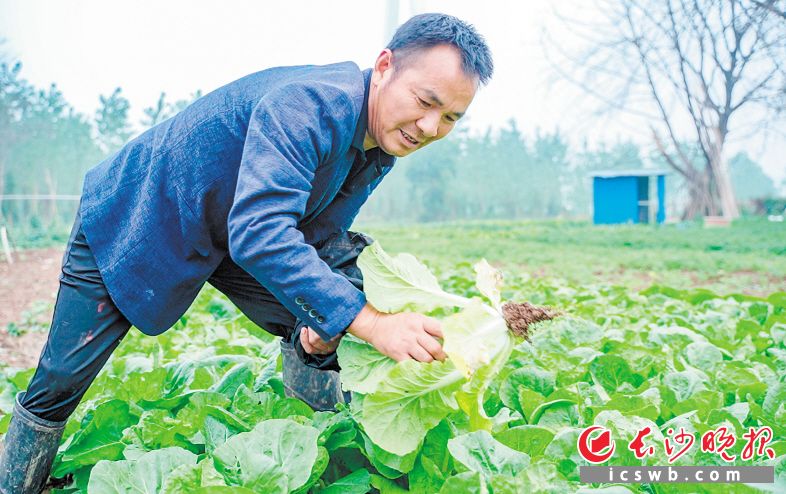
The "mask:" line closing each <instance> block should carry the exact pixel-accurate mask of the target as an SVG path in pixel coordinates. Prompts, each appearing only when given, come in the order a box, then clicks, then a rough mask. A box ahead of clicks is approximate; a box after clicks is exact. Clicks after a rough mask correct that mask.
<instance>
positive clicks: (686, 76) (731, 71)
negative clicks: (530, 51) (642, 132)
mask: <svg viewBox="0 0 786 494" xmlns="http://www.w3.org/2000/svg"><path fill="white" fill-rule="evenodd" d="M784 6H786V1H783V0H767V1H765V2H751V1H749V0H641V1H630V0H605V1H603V0H602V1H598V2H596V4H595V9H596V11H598V10H599V12H600V13H599V14H596V17H597V18H602V19H604V22H603V23H602V24H598V23H589V24H588V23H582V22H579V21H568V22H569V23H571V24H572V26H573V27H574V28H575V29H576V30H577V31H580V32H581V33H582V36H584V37H586V38H587V39H588V40H589V41H590V45H591V48H590V49H589V50H587V51H584V52H583V53H581V54H580V55H579V56H577V57H576V56H572V55H570V54H565V53H563V55H566V56H567V57H568V58H570V59H571V60H572V61H573V62H574V63H575V64H574V65H573V66H572V68H575V69H576V70H577V71H578V72H579V73H580V75H579V76H578V77H574V78H572V80H573V81H575V82H578V83H579V84H580V85H581V87H583V88H584V89H586V90H587V91H588V92H590V93H591V94H593V95H594V96H597V97H598V98H600V99H601V101H603V102H604V104H607V105H608V108H610V109H612V110H619V109H623V110H626V111H628V112H630V113H631V114H637V115H639V116H642V117H644V118H645V119H646V121H647V122H648V126H649V127H650V131H651V134H652V137H653V141H654V143H655V145H656V146H657V149H658V151H659V153H660V154H661V155H662V156H663V158H664V160H665V162H666V163H667V164H668V165H669V166H670V167H671V168H673V169H674V170H675V171H676V172H677V173H678V174H679V175H680V176H682V177H683V178H684V179H685V182H686V184H687V185H688V187H689V189H690V201H689V203H688V205H687V208H686V210H685V212H684V216H685V217H693V216H695V215H700V214H719V213H721V214H723V215H724V216H727V217H735V216H738V214H739V211H738V208H737V204H736V201H735V199H734V190H733V187H732V183H731V180H730V176H729V173H728V167H727V164H726V162H725V160H724V150H725V146H726V143H727V142H728V138H729V135H730V133H731V132H732V130H734V132H736V133H741V131H742V130H745V129H743V125H742V124H743V122H753V124H752V127H751V128H749V129H747V130H749V131H750V130H754V129H762V128H764V127H766V124H767V122H768V119H770V118H774V117H777V116H778V114H779V112H780V111H781V110H782V108H781V106H780V105H781V104H782V102H783V94H784V88H785V87H786V66H784V63H783V60H786V22H784V19H783V17H782V16H781V15H779V12H781V13H782V12H783V11H784V10H786V9H785V8H784ZM565 75H566V76H568V77H570V76H569V75H568V74H567V73H566V74H565ZM735 124H736V127H735ZM685 140H689V141H693V142H695V143H696V145H697V146H698V149H700V151H701V154H702V166H701V167H699V168H695V167H693V166H692V161H691V157H690V156H687V155H685V154H684V153H683V152H682V147H681V143H682V142H684V141H685Z"/></svg>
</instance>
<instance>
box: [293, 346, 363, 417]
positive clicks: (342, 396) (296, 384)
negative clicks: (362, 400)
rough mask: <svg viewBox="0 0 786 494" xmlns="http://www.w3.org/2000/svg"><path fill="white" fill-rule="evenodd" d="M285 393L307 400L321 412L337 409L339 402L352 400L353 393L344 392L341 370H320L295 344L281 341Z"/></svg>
mask: <svg viewBox="0 0 786 494" xmlns="http://www.w3.org/2000/svg"><path fill="white" fill-rule="evenodd" d="M281 360H282V367H283V373H284V392H285V393H286V395H287V396H289V397H292V398H298V399H300V400H303V401H304V402H306V403H307V404H308V405H309V406H310V407H311V408H313V409H314V410H317V411H334V410H335V409H336V404H337V403H347V402H349V396H348V395H349V393H343V392H342V391H341V379H340V377H339V374H338V372H336V371H333V370H320V369H315V368H313V367H309V366H307V365H306V364H304V363H303V362H302V361H301V360H300V359H299V358H298V356H297V354H296V353H295V348H294V347H293V346H292V344H291V343H287V342H286V341H284V340H282V341H281Z"/></svg>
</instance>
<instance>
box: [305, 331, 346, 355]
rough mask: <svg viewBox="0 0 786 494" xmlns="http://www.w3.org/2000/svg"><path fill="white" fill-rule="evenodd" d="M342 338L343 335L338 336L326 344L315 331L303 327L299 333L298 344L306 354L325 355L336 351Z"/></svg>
mask: <svg viewBox="0 0 786 494" xmlns="http://www.w3.org/2000/svg"><path fill="white" fill-rule="evenodd" d="M342 336H344V334H343V333H341V334H338V335H336V336H335V337H334V338H333V339H332V340H330V341H327V342H326V341H325V340H323V339H322V338H321V337H320V336H319V335H318V334H317V332H316V331H314V330H312V329H311V328H309V327H305V328H303V330H302V331H300V343H301V344H302V345H303V350H305V351H306V353H309V354H311V355H327V354H328V353H333V352H335V351H336V348H338V344H339V343H340V342H341V337H342Z"/></svg>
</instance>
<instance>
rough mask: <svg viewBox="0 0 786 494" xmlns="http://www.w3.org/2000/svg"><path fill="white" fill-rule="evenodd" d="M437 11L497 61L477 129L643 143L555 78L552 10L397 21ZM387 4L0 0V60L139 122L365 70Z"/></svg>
mask: <svg viewBox="0 0 786 494" xmlns="http://www.w3.org/2000/svg"><path fill="white" fill-rule="evenodd" d="M429 11H441V12H446V13H450V14H453V15H456V16H458V17H460V18H462V19H464V20H466V21H469V22H471V23H472V24H474V25H475V26H476V28H477V29H478V31H480V32H481V33H482V34H483V35H484V36H485V37H486V38H487V41H488V43H489V46H490V48H491V50H492V53H493V55H494V61H495V66H496V70H495V74H494V78H493V79H492V82H491V83H490V84H489V85H488V86H487V87H486V88H483V89H482V90H481V91H480V92H479V93H478V95H477V96H476V98H475V101H474V102H473V104H472V106H471V107H470V110H469V113H468V115H467V117H465V118H467V120H468V122H467V123H464V124H463V125H468V126H470V127H471V128H472V129H478V130H480V129H485V128H486V127H488V126H495V127H498V126H500V125H503V124H504V123H505V122H506V121H507V120H509V119H510V118H515V119H516V121H517V124H518V126H519V128H521V129H522V130H523V131H524V132H525V133H527V134H529V135H532V134H534V132H535V130H536V129H537V128H540V129H541V130H544V131H552V130H554V129H555V128H557V127H559V129H560V130H562V131H563V133H564V134H566V135H567V136H568V137H570V138H571V140H572V143H573V144H574V145H578V144H579V143H580V142H582V141H583V140H584V139H585V138H588V139H589V140H590V142H595V141H596V140H597V139H603V140H606V141H607V142H613V141H616V140H626V139H633V140H635V141H637V142H640V143H643V144H647V145H649V133H648V130H647V129H646V126H644V125H642V124H641V123H640V122H639V123H638V124H637V123H635V122H633V121H630V120H626V119H625V118H623V117H620V116H615V117H606V118H604V119H603V120H599V119H598V117H597V116H596V115H594V114H591V113H590V110H591V109H592V108H594V105H591V104H585V103H584V102H585V100H586V98H585V97H584V96H583V95H582V94H580V93H579V92H578V91H577V90H575V89H574V88H572V87H571V86H570V85H569V84H567V83H562V82H560V81H559V80H558V79H556V78H555V75H554V71H553V70H552V68H551V65H550V64H549V63H548V61H547V60H546V56H545V55H544V53H543V52H544V50H543V44H542V42H541V39H542V33H543V30H544V29H549V32H550V33H551V37H552V39H554V40H556V41H557V42H560V41H561V40H562V39H564V40H565V42H567V40H568V39H569V38H570V36H568V35H567V32H566V33H565V34H566V35H565V36H564V38H563V37H561V36H560V32H561V31H560V30H563V31H564V30H565V28H564V27H562V26H561V24H560V23H559V22H558V21H557V19H555V16H554V14H553V12H552V10H551V7H550V6H549V2H536V1H517V2H502V1H494V2H478V1H477V0H452V1H450V2H447V1H422V0H419V1H407V0H402V1H401V14H400V15H401V20H404V19H405V18H406V17H408V16H409V15H410V14H412V13H418V12H429ZM384 26H385V2H384V1H381V0H378V1H369V0H353V1H333V2H324V1H304V0H289V1H285V2H264V1H250V0H223V1H221V2H217V1H215V2H209V1H202V0H166V1H162V0H156V1H151V0H135V1H125V2H119V1H113V0H79V1H77V0H60V1H55V0H50V1H44V0H0V38H4V39H5V41H6V42H5V44H4V45H2V46H0V53H3V54H4V55H5V56H6V58H10V59H19V60H21V61H22V62H23V65H24V68H23V71H22V75H23V77H25V78H26V79H28V80H29V81H30V82H32V83H33V84H35V85H36V86H38V87H46V86H48V85H49V84H50V83H52V82H55V83H56V84H57V86H58V87H59V88H60V90H61V91H62V92H63V94H64V96H65V98H66V100H67V101H68V102H69V103H71V104H72V105H74V106H75V107H76V108H77V110H79V111H81V112H84V113H87V114H92V113H93V112H94V111H95V109H96V108H97V106H98V96H99V95H100V94H104V95H108V94H111V92H112V91H113V90H114V88H115V87H118V86H120V87H122V88H123V93H124V95H125V96H126V97H127V98H128V99H129V100H130V101H131V117H132V121H133V122H134V124H137V125H138V122H139V120H140V119H141V118H142V109H143V108H145V107H148V106H152V105H153V104H154V103H155V102H156V100H157V99H158V95H159V93H160V92H161V91H165V92H166V93H167V98H168V99H169V100H170V101H173V100H175V99H182V98H188V97H189V95H190V94H191V93H193V92H194V91H195V90H197V89H201V90H202V91H203V92H208V91H210V90H213V89H215V88H217V87H219V86H222V85H223V84H226V83H227V82H230V81H232V80H234V79H237V78H239V77H242V76H244V75H246V74H249V73H251V72H255V71H258V70H261V69H264V68H267V67H271V66H276V65H295V64H322V63H332V62H338V61H343V60H353V61H355V62H356V63H357V64H358V65H360V66H361V68H365V67H370V66H371V65H372V64H373V62H374V59H375V58H376V56H377V54H378V53H379V51H380V50H381V49H382V48H383V47H384V45H385V43H386V42H387V41H388V40H387V39H385V29H384ZM739 149H745V150H747V151H748V153H749V154H750V155H751V156H752V157H753V158H754V159H756V160H757V161H759V162H760V163H761V164H762V165H763V166H764V168H765V170H766V171H767V172H768V173H769V174H770V175H771V176H773V177H774V178H776V184H777V183H779V182H780V181H781V180H783V179H785V178H786V160H784V159H783V157H784V156H786V139H784V138H783V137H782V136H781V137H778V136H775V137H771V138H769V139H767V140H766V141H764V140H762V139H760V138H755V139H746V140H743V141H739V140H738V141H736V142H731V143H730V146H729V151H730V153H729V156H731V154H732V153H733V152H734V151H736V150H739Z"/></svg>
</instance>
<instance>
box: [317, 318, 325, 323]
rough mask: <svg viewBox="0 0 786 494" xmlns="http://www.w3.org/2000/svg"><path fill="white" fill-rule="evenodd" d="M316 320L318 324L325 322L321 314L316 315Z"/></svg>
mask: <svg viewBox="0 0 786 494" xmlns="http://www.w3.org/2000/svg"><path fill="white" fill-rule="evenodd" d="M317 322H318V323H319V324H322V323H323V322H325V318H324V317H322V316H317Z"/></svg>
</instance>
